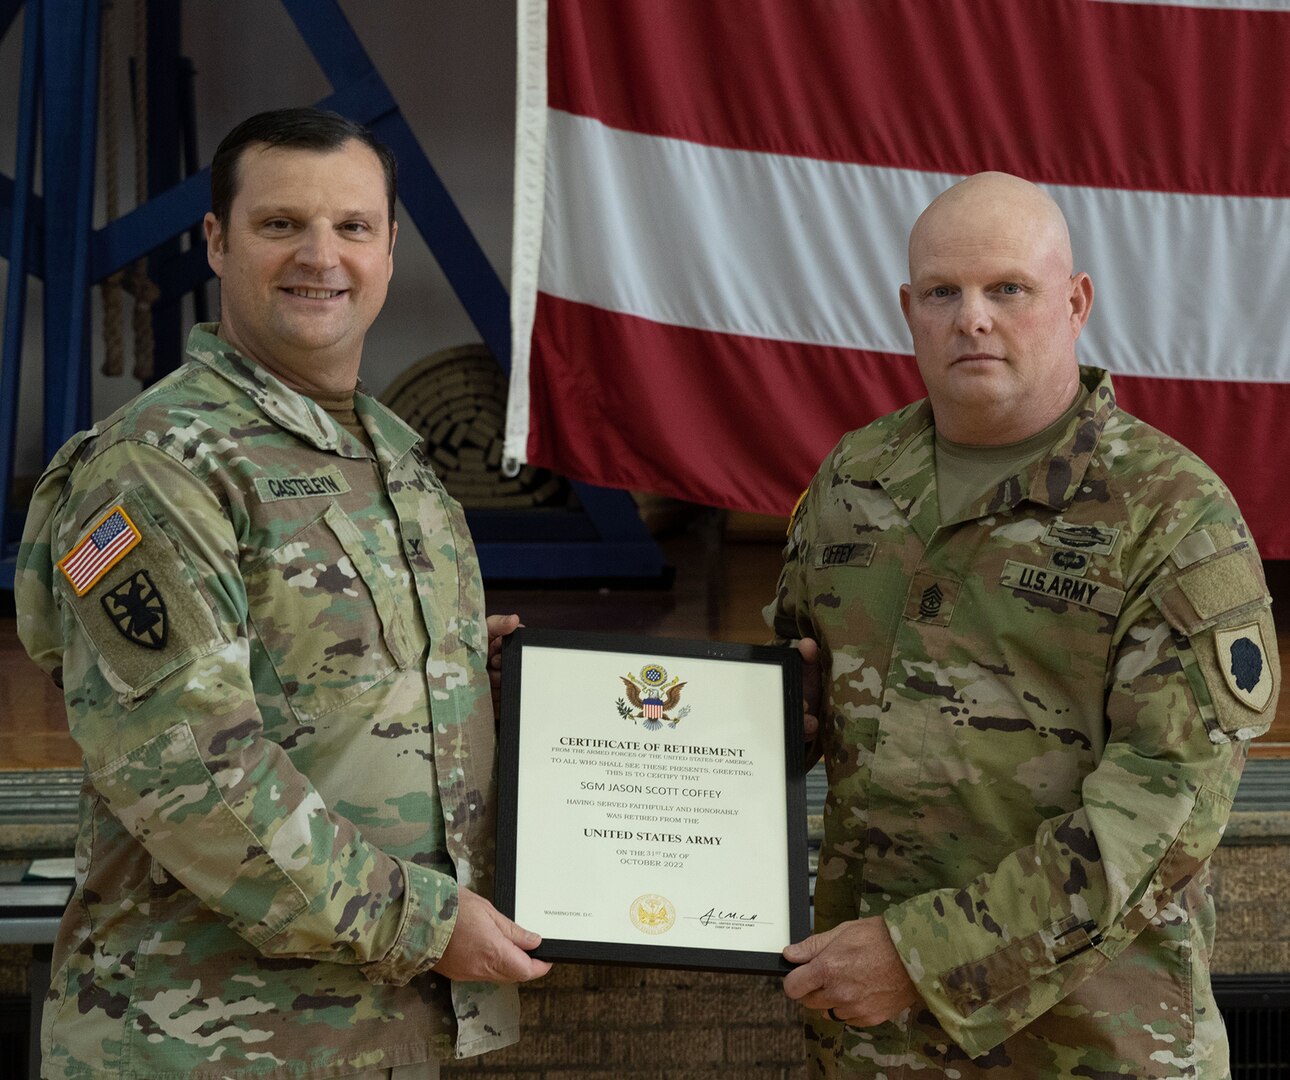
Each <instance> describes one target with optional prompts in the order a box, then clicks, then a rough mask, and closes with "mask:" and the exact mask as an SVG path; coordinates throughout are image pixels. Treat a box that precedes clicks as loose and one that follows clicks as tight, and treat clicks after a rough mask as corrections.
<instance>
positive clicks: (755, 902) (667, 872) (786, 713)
mask: <svg viewBox="0 0 1290 1080" xmlns="http://www.w3.org/2000/svg"><path fill="white" fill-rule="evenodd" d="M503 655H504V659H503V668H502V670H503V704H502V723H501V740H500V747H499V753H500V763H501V767H500V770H499V774H500V785H499V799H498V807H499V829H498V832H499V845H498V847H499V851H498V890H497V899H498V908H499V909H500V910H502V911H503V912H504V913H505V914H507V915H509V916H511V917H512V918H514V919H515V921H516V922H518V923H520V925H522V926H524V927H526V928H528V929H530V930H535V931H537V932H538V933H539V934H541V935H542V937H543V939H544V941H543V945H542V947H541V948H539V950H538V951H537V953H536V955H538V956H540V957H543V958H546V959H563V960H588V961H596V962H622V963H637V964H648V965H651V966H658V967H693V968H709V969H715V970H745V971H771V972H780V971H785V970H788V965H787V964H786V963H785V962H784V961H783V960H782V958H781V957H780V955H779V953H780V950H781V949H783V948H784V946H785V945H787V944H789V943H790V942H792V941H795V940H799V939H801V938H802V937H805V936H806V934H807V933H808V932H809V929H808V926H807V921H808V917H807V907H808V898H807V895H806V890H807V875H806V814H805V805H804V787H803V775H802V773H803V763H802V756H803V747H802V730H801V676H800V662H799V659H798V655H797V652H796V650H792V649H787V648H770V647H760V646H749V645H729V644H721V643H714V642H701V641H693V642H690V641H677V640H671V639H661V638H627V637H610V636H607V635H599V634H575V633H572V632H564V631H535V630H518V631H516V632H515V634H513V635H512V636H511V637H510V638H509V639H508V640H507V644H506V646H505V652H504V654H503Z"/></svg>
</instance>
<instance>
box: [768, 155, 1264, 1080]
mask: <svg viewBox="0 0 1290 1080" xmlns="http://www.w3.org/2000/svg"><path fill="white" fill-rule="evenodd" d="M909 275H910V280H909V283H908V284H906V285H903V286H901V289H900V302H901V308H902V310H903V311H904V313H905V318H906V320H907V322H908V324H909V328H910V332H911V333H912V335H913V341H914V351H915V355H916V358H917V362H918V368H919V372H920V374H921V375H922V378H923V382H924V384H925V385H926V388H927V394H928V397H927V399H926V400H923V401H919V402H916V403H914V404H912V405H909V406H907V407H906V408H904V409H901V410H900V411H899V412H896V413H893V414H891V415H890V416H886V417H883V418H881V419H879V420H877V421H875V422H874V423H872V424H870V425H869V426H868V427H865V428H862V429H860V430H858V431H853V432H851V433H850V434H848V435H846V436H845V437H844V438H843V439H842V441H841V442H840V443H839V444H838V446H837V448H836V449H835V450H834V451H833V452H832V454H830V455H829V457H828V458H827V460H826V461H825V462H824V464H823V465H822V466H821V468H820V470H819V472H818V473H817V475H816V477H815V479H814V480H813V481H812V483H811V485H810V487H809V488H808V489H807V491H806V493H805V494H804V496H803V498H802V501H801V503H800V505H799V508H798V510H797V512H796V513H795V515H794V517H793V520H792V523H791V525H790V529H789V537H788V545H787V547H786V549H785V565H784V569H783V573H782V576H781V578H780V582H779V590H778V595H777V598H776V600H775V601H774V602H773V603H772V604H771V605H770V606H769V607H768V608H767V617H768V619H769V620H770V621H771V622H772V624H773V626H774V629H775V632H776V635H777V636H778V638H779V639H780V640H782V641H790V640H797V641H799V642H800V646H799V647H800V649H801V651H802V654H803V657H804V659H806V660H807V661H808V668H807V673H808V680H807V685H808V702H807V707H808V711H809V712H811V713H812V714H814V715H817V716H818V718H819V720H818V730H817V731H816V732H815V735H814V737H815V752H816V753H817V754H820V755H822V756H823V758H824V761H825V764H826V767H827V770H828V779H829V793H828V799H827V802H826V803H825V814H824V847H823V851H822V853H821V857H820V866H819V875H818V879H817V886H816V896H815V910H816V933H815V934H814V935H813V936H812V937H810V938H807V939H806V940H805V941H802V942H798V943H796V944H794V945H791V946H790V947H789V948H787V949H786V950H785V956H786V957H787V958H788V959H789V960H790V961H792V962H794V963H795V964H798V965H800V966H798V967H797V968H796V969H795V970H794V971H793V972H792V973H790V974H789V975H788V976H787V977H786V978H785V980H784V989H785V991H786V993H788V995H789V996H790V997H793V998H796V999H798V1000H800V1001H801V1002H803V1004H805V1005H806V1006H807V1008H808V1010H809V1012H808V1033H807V1037H808V1047H809V1052H810V1057H811V1060H812V1067H813V1075H817V1076H830V1077H832V1076H874V1077H886V1078H888V1080H895V1078H898V1077H914V1076H917V1077H918V1078H920V1080H922V1078H925V1077H953V1078H955V1080H971V1078H975V1077H991V1078H1003V1077H1025V1078H1036V1077H1053V1078H1058V1077H1077V1076H1086V1077H1108V1076H1118V1075H1124V1076H1134V1077H1196V1078H1201V1080H1211V1078H1220V1077H1226V1076H1227V1075H1228V1051H1227V1040H1226V1035H1225V1033H1224V1029H1223V1021H1222V1018H1221V1016H1220V1015H1219V1012H1218V1009H1217V1008H1216V1006H1215V1002H1214V995H1213V992H1212V990H1211V988H1210V978H1209V954H1210V948H1211V945H1212V942H1213V933H1214V907H1213V903H1212V901H1211V899H1210V897H1209V895H1208V891H1207V880H1208V873H1207V870H1208V860H1209V858H1210V855H1211V854H1212V852H1213V850H1214V848H1215V846H1216V845H1217V843H1218V840H1219V837H1220V836H1221V834H1222V831H1223V827H1224V824H1225V822H1226V821H1227V817H1228V813H1229V811H1230V809H1231V804H1232V798H1233V795H1234V794H1235V791H1236V787H1237V782H1238V781H1239V779H1240V775H1241V769H1242V765H1243V763H1244V761H1245V756H1246V747H1247V744H1248V742H1249V740H1250V739H1251V738H1252V737H1254V736H1256V735H1258V734H1260V733H1261V732H1263V731H1264V730H1266V729H1267V727H1268V725H1269V724H1270V723H1271V721H1272V716H1273V710H1274V707H1275V702H1276V698H1277V684H1278V679H1279V671H1278V667H1277V651H1276V642H1275V640H1274V637H1273V629H1272V620H1271V617H1270V613H1269V605H1270V603H1271V601H1270V600H1269V598H1268V595H1267V590H1266V587H1265V585H1264V580H1263V573H1262V565H1261V563H1260V560H1259V556H1258V552H1257V551H1256V550H1255V547H1254V543H1253V541H1252V540H1251V538H1250V535H1249V531H1248V529H1247V528H1246V526H1245V523H1244V521H1243V520H1242V519H1241V515H1240V512H1239V510H1238V509H1237V507H1236V505H1235V504H1234V502H1233V501H1232V497H1231V495H1230V494H1229V493H1228V492H1227V490H1226V489H1225V488H1224V486H1223V485H1222V483H1221V482H1220V481H1219V480H1218V479H1217V478H1216V477H1215V476H1214V474H1213V473H1212V472H1211V471H1210V470H1209V469H1208V468H1206V467H1205V465H1204V464H1203V463H1201V462H1200V461H1198V460H1197V459H1196V458H1195V457H1194V456H1193V455H1192V454H1190V453H1189V452H1188V451H1187V450H1186V449H1185V448H1184V447H1182V446H1180V445H1179V444H1178V443H1176V442H1174V441H1173V440H1172V439H1169V438H1167V437H1166V436H1165V435H1163V434H1161V433H1160V432H1158V431H1155V430H1153V429H1152V428H1150V427H1148V426H1147V425H1146V424H1144V423H1142V422H1141V421H1140V420H1137V419H1135V418H1134V417H1132V416H1129V415H1128V414H1126V413H1124V412H1122V411H1121V410H1119V409H1118V408H1117V407H1116V402H1115V393H1114V390H1113V389H1112V385H1111V379H1110V377H1109V376H1108V375H1107V374H1106V372H1104V371H1100V370H1098V369H1096V368H1090V367H1080V366H1079V364H1078V362H1077V360H1076V352H1075V345H1076V341H1077V339H1078V338H1079V336H1080V331H1081V330H1082V329H1083V327H1084V325H1085V323H1086V321H1087V320H1088V317H1089V312H1090V310H1091V308H1092V303H1093V285H1092V282H1091V281H1090V280H1089V277H1088V275H1087V274H1084V273H1075V272H1073V267H1072V257H1071V248H1070V240H1069V237H1068V234H1067V229H1066V223H1065V221H1064V220H1063V218H1062V215H1061V213H1060V211H1059V210H1058V208H1057V206H1056V204H1055V203H1054V202H1053V201H1052V200H1051V199H1050V198H1049V197H1048V196H1047V195H1046V194H1045V193H1044V192H1042V191H1040V190H1039V189H1038V188H1036V187H1034V186H1033V185H1031V184H1029V183H1026V182H1025V181H1022V180H1019V179H1017V178H1016V177H1012V176H1007V175H1003V174H999V173H986V174H982V175H979V176H974V177H971V178H969V179H967V180H965V181H963V182H962V183H959V184H957V185H955V186H954V187H952V188H950V189H949V190H948V191H946V192H944V193H943V194H942V195H941V196H939V197H938V198H937V199H936V200H935V201H934V202H932V204H931V205H930V206H929V207H928V208H927V209H926V211H924V213H923V215H922V216H921V217H920V218H919V219H918V221H917V223H916V224H915V226H914V229H913V231H912V233H911V235H910V240H909ZM810 676H817V677H816V678H814V679H813V680H812V678H810Z"/></svg>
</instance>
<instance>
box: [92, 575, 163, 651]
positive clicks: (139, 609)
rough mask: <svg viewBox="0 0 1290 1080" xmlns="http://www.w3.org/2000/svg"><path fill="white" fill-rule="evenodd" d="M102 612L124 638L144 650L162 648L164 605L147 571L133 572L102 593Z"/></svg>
mask: <svg viewBox="0 0 1290 1080" xmlns="http://www.w3.org/2000/svg"><path fill="white" fill-rule="evenodd" d="M102 601H103V610H104V611H106V612H107V615H108V618H109V619H111V620H112V625H113V626H115V627H116V628H117V629H118V630H120V631H121V633H122V634H123V635H124V636H125V637H126V639H127V640H129V641H133V642H134V643H135V644H136V645H142V646H143V647H144V648H145V649H164V648H165V647H166V637H167V635H168V631H169V625H168V623H167V620H166V602H165V601H164V600H163V599H162V598H161V593H160V592H159V591H158V590H157V586H156V585H155V584H153V581H152V578H151V577H150V576H149V575H148V571H147V570H139V571H136V572H135V573H134V574H133V575H131V576H130V577H128V578H126V580H125V581H123V582H121V584H120V585H118V586H116V588H114V589H111V590H109V591H108V592H106V593H104V594H103V598H102Z"/></svg>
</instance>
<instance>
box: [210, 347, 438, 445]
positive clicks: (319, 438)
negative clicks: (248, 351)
mask: <svg viewBox="0 0 1290 1080" xmlns="http://www.w3.org/2000/svg"><path fill="white" fill-rule="evenodd" d="M218 326H219V324H218V323H198V324H197V325H195V326H194V327H193V328H192V330H190V331H189V333H188V355H189V356H190V357H191V358H192V359H193V360H196V361H197V362H198V363H201V364H204V365H205V366H206V367H208V368H210V369H211V370H212V371H213V372H215V374H216V375H218V376H220V378H222V379H224V380H225V381H227V382H229V383H232V384H233V385H234V386H236V387H238V388H239V389H241V390H242V391H243V392H245V393H246V394H247V395H248V396H249V397H250V398H251V400H252V401H254V402H255V404H256V406H257V407H258V408H259V409H260V410H261V411H262V412H263V413H264V414H265V415H266V416H267V417H268V418H269V419H270V420H272V421H273V422H274V423H276V424H277V425H279V426H280V427H282V428H285V429H286V430H287V431H289V432H291V433H292V434H293V435H295V436H297V437H298V438H300V439H303V440H304V441H305V442H307V443H309V445H310V446H313V447H315V448H317V449H319V450H326V451H329V452H331V453H333V454H339V455H340V456H341V457H349V458H362V457H368V456H370V455H369V454H368V451H367V448H366V447H364V446H363V445H362V444H361V443H360V442H359V441H358V440H357V439H355V438H354V437H353V436H352V435H350V434H349V433H348V432H347V431H344V430H343V429H342V428H340V427H339V426H338V425H337V424H336V423H335V422H334V421H333V420H332V419H331V417H329V416H328V415H327V413H326V411H325V410H324V409H323V408H322V407H321V406H320V405H318V403H317V402H315V401H314V400H313V399H312V398H309V397H307V396H306V395H304V394H301V393H298V392H297V391H295V390H292V389H291V387H289V386H287V385H286V383H284V382H282V380H280V379H278V378H275V377H274V376H273V375H271V374H269V372H267V371H265V370H264V368H262V367H260V365H259V364H256V363H254V362H252V361H250V360H248V359H247V358H246V357H244V356H243V355H242V354H241V353H239V352H238V351H237V350H236V349H235V348H233V346H232V345H230V344H229V343H228V342H227V341H224V340H223V339H222V338H220V337H219V336H218V335H217V334H216V330H217V329H218ZM354 411H355V412H356V413H357V414H358V416H359V417H360V418H361V421H362V423H363V426H364V427H365V428H367V431H368V434H369V435H371V436H372V442H373V445H374V446H375V447H376V455H377V459H378V460H379V461H380V462H381V464H382V465H383V466H384V467H386V468H388V467H389V466H390V465H392V464H393V463H394V462H396V461H398V460H399V459H400V458H401V457H403V455H404V454H406V453H407V452H408V451H409V450H411V449H412V447H414V446H416V445H417V444H418V443H420V441H421V436H420V435H418V434H417V433H416V432H415V431H413V430H412V429H411V428H410V427H408V425H407V424H405V423H404V422H403V421H402V420H400V419H399V418H398V417H397V416H395V415H394V414H393V413H392V412H390V411H389V410H388V409H384V408H381V407H380V406H379V405H378V404H377V403H376V401H375V400H374V399H373V398H372V397H371V395H369V394H368V393H367V391H366V389H365V388H364V386H363V384H362V383H361V382H360V383H359V384H358V386H357V387H356V388H355V391H354Z"/></svg>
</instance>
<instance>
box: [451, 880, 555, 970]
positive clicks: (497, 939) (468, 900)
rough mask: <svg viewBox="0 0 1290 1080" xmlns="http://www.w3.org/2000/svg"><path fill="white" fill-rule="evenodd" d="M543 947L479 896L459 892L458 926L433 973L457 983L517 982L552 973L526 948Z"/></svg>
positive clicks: (465, 891) (537, 937)
mask: <svg viewBox="0 0 1290 1080" xmlns="http://www.w3.org/2000/svg"><path fill="white" fill-rule="evenodd" d="M540 944H542V938H541V936H540V935H538V934H535V933H533V932H532V931H531V930H525V929H524V928H523V927H522V926H519V925H518V924H516V923H513V922H511V920H510V919H508V918H507V917H506V916H505V915H503V914H502V913H501V912H500V911H498V910H497V909H496V908H495V907H493V905H492V904H490V903H489V902H488V901H487V900H485V899H484V898H483V897H482V896H480V895H479V894H478V893H475V892H471V891H470V890H469V889H467V888H465V887H464V886H460V887H458V889H457V925H456V926H454V927H453V930H452V936H451V937H450V938H449V939H448V947H447V948H446V949H444V951H443V956H441V957H440V958H439V962H438V963H437V964H435V966H434V968H433V970H435V971H437V972H438V973H439V974H440V975H443V976H446V977H447V978H449V979H453V980H454V981H462V982H490V983H516V982H528V980H529V979H537V978H540V977H541V976H543V975H545V974H546V973H547V972H548V971H550V970H551V965H550V964H549V963H547V962H546V961H545V960H535V959H534V958H533V957H531V956H529V954H528V953H527V952H525V951H524V950H525V949H536V948H537V947H538V946H539V945H540Z"/></svg>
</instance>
